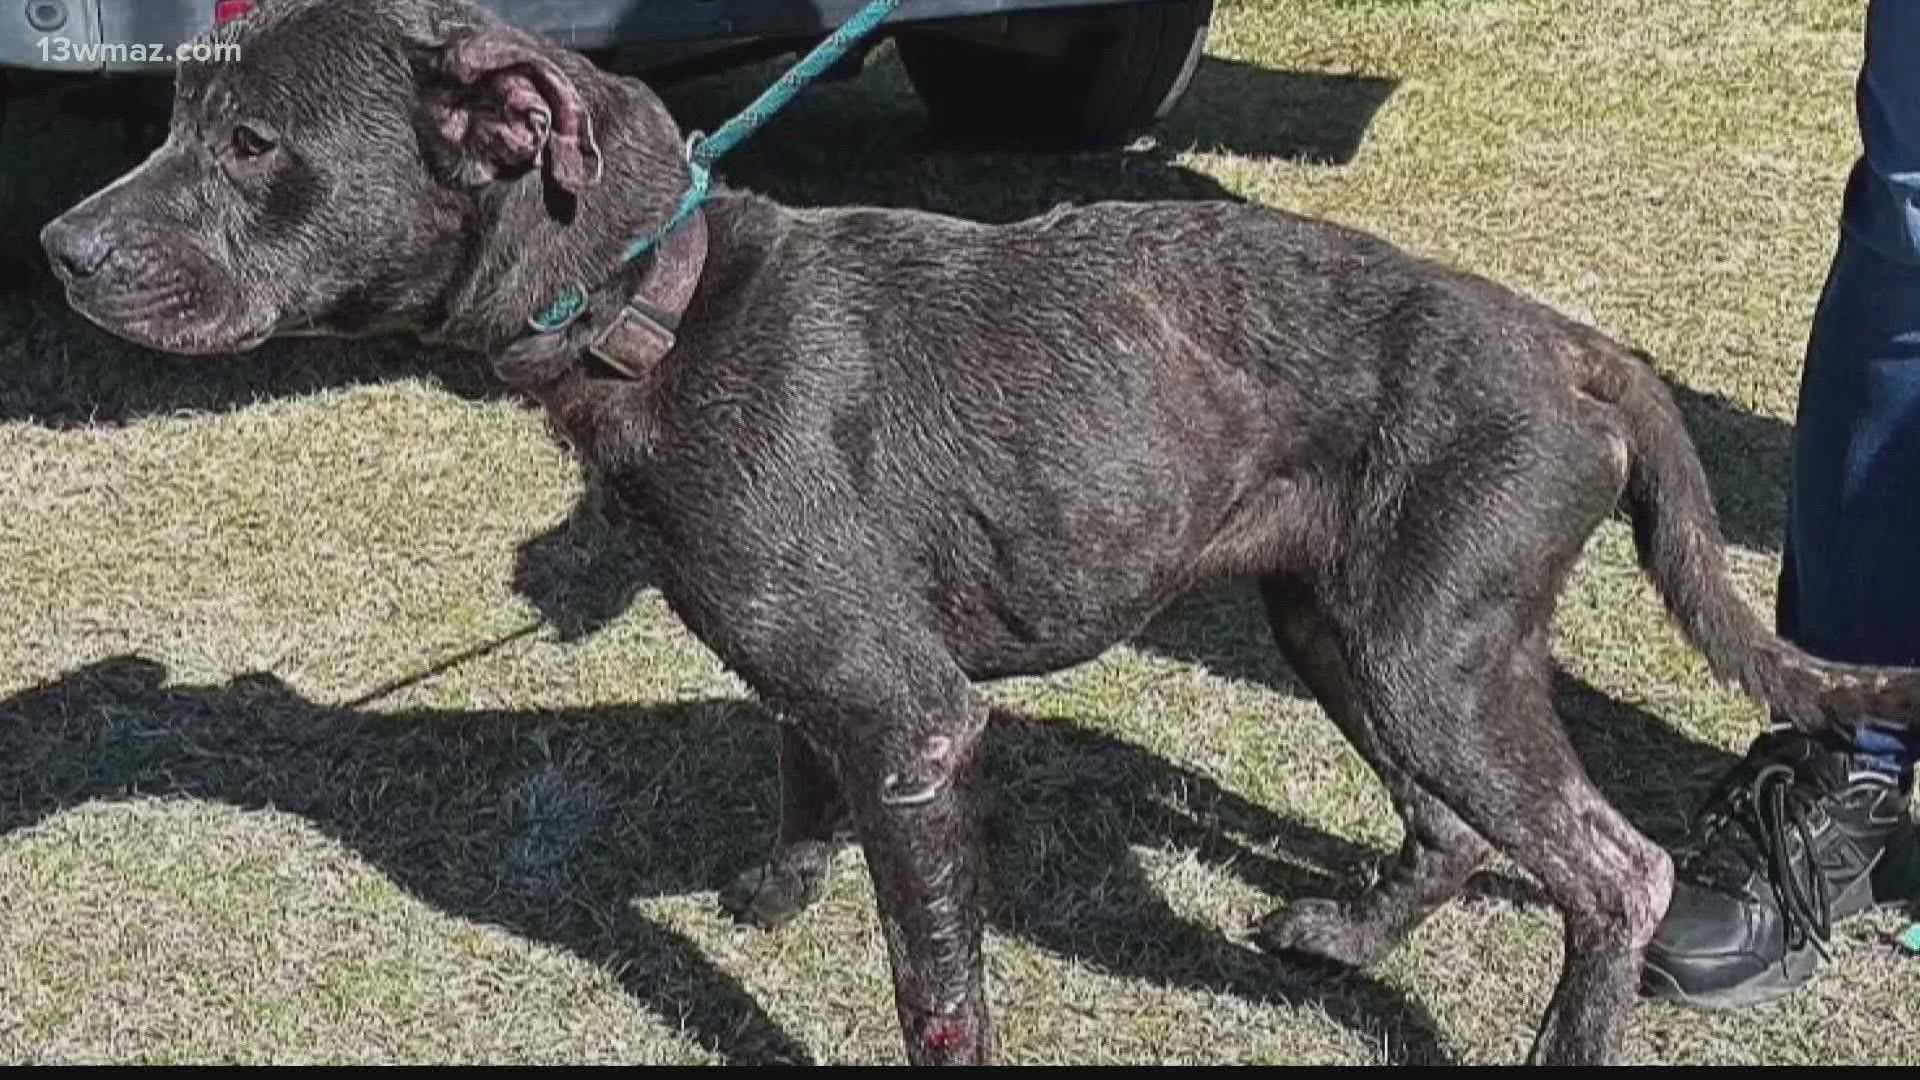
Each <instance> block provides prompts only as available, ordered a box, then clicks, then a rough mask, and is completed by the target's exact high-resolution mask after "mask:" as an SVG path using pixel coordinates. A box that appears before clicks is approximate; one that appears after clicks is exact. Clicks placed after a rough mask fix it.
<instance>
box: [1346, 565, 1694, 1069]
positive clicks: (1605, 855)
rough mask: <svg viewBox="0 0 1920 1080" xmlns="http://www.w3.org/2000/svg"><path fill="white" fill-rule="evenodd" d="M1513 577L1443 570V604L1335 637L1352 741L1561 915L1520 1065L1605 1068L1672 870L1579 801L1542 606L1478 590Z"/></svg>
mask: <svg viewBox="0 0 1920 1080" xmlns="http://www.w3.org/2000/svg"><path fill="white" fill-rule="evenodd" d="M1523 565H1524V564H1519V563H1517V562H1516V561H1509V562H1506V563H1504V564H1503V563H1501V562H1500V561H1499V560H1489V561H1487V562H1486V563H1483V564H1482V565H1481V567H1479V568H1477V569H1475V568H1463V567H1460V566H1459V565H1458V564H1456V565H1455V566H1454V567H1452V568H1450V569H1453V570H1454V571H1455V572H1456V574H1457V576H1454V577H1451V578H1449V577H1448V576H1447V575H1446V574H1445V573H1441V574H1437V575H1436V577H1437V578H1438V579H1439V580H1442V581H1450V582H1451V584H1450V587H1449V588H1448V589H1447V590H1446V591H1447V593H1449V594H1451V596H1452V597H1454V598H1456V602H1455V603H1453V604H1449V603H1448V602H1447V600H1446V599H1445V598H1443V597H1441V596H1435V595H1427V596H1421V597H1414V598H1410V599H1411V604H1410V605H1408V606H1407V607H1401V608H1399V609H1397V610H1396V612H1395V613H1394V614H1391V615H1384V616H1380V617H1379V618H1377V619H1376V620H1375V621H1377V622H1379V623H1382V624H1383V625H1379V626H1376V627H1375V628H1374V630H1373V632H1372V633H1349V634H1347V635H1343V637H1342V644H1343V645H1344V646H1345V648H1344V649H1343V651H1344V652H1345V653H1346V654H1347V655H1348V656H1350V657H1352V658H1354V659H1353V660H1351V661H1350V672H1351V679H1352V684H1353V688H1354V691H1355V697H1356V698H1357V699H1358V701H1359V702H1360V704H1361V705H1362V708H1361V709H1360V710H1359V715H1360V716H1361V717H1362V718H1363V721H1364V723H1365V725H1366V728H1367V730H1366V731H1364V732H1362V739H1363V740H1366V741H1368V742H1370V743H1371V745H1372V746H1374V747H1375V748H1376V752H1378V753H1379V754H1380V755H1381V756H1382V757H1383V758H1385V759H1386V760H1387V761H1388V762H1389V763H1390V765H1391V766H1392V767H1393V768H1394V769H1397V770H1398V771H1400V772H1402V773H1404V774H1405V775H1407V776H1408V777H1410V778H1411V779H1412V780H1413V782H1414V783H1416V784H1418V785H1419V787H1420V788H1421V789H1422V790H1423V791H1425V792H1427V793H1428V794H1429V795H1431V796H1432V797H1434V798H1436V799H1438V800H1440V801H1441V802H1444V803H1445V804H1446V806H1447V807H1448V808H1450V809H1451V810H1452V811H1453V812H1454V813H1455V814H1457V815H1458V816H1459V819H1460V820H1461V821H1462V822H1464V823H1465V824H1466V825H1467V826H1469V827H1471V828H1472V829H1473V830H1474V831H1475V832H1476V833H1478V834H1479V835H1481V836H1483V837H1485V838H1486V839H1487V840H1488V841H1490V842H1491V843H1492V844H1493V846H1494V847H1495V848H1496V849H1497V850H1499V851H1500V852H1501V853H1502V854H1505V855H1506V856H1508V857H1509V858H1511V859H1513V860H1514V861H1515V862H1517V863H1519V864H1520V865H1521V867H1523V868H1524V869H1526V870H1527V871H1528V872H1529V873H1530V874H1532V875H1533V876H1534V878H1535V879H1536V880H1538V882H1539V883H1540V886H1541V888H1542V889H1543V891H1545V893H1546V894H1547V896H1548V897H1549V898H1550V899H1551V900H1552V901H1553V903H1554V905H1555V907H1557V908H1558V909H1559V911H1560V914H1561V918H1562V921H1563V928H1564V933H1565V946H1566V948H1565V954H1564V959H1563V961H1562V966H1561V972H1560V980H1559V984H1558V986H1557V987H1556V989H1555V991H1554V994H1553V999H1552V1002H1551V1004H1550V1005H1549V1006H1548V1008H1547V1012H1546V1016H1545V1017H1544V1019H1543V1020H1542V1022H1541V1026H1540V1029H1539V1035H1538V1037H1537V1039H1536V1040H1535V1043H1534V1047H1533V1053H1532V1060H1533V1061H1535V1062H1536V1063H1541V1064H1564V1065H1599V1064H1607V1063H1609V1062H1611V1061H1612V1060H1613V1058H1614V1056H1615V1054H1616V1053H1617V1051H1618V1048H1619V1045H1620V1041H1621V1037H1622V1035H1623V1033H1624V1030H1625V1027H1626V1022H1627V1019H1628V1016H1629V1015H1630V1013H1631V1011H1632V1006H1633V1002H1634V999H1635V996H1636V991H1637V987H1638V984H1639V975H1640V959H1641V956H1642V953H1643V951H1644V949H1645V947H1646V945H1647V942H1648V941H1649V940H1651V939H1652V937H1653V933H1654V930H1655V929H1656V928H1657V927H1658V926H1659V923H1660V920H1661V918H1662V917H1664V915H1665V914H1666V907H1667V903H1668V901H1669V899H1670V897H1671V891H1672V882H1673V866H1672V862H1671V860H1670V859H1669V858H1668V857H1667V855H1666V853H1665V852H1663V851H1661V850H1660V848H1659V847H1658V846H1657V845H1655V844H1654V843H1653V842H1652V841H1650V840H1648V839H1647V838H1646V837H1644V836H1642V835H1641V834H1640V833H1639V832H1637V831H1636V830H1635V829H1634V828H1633V827H1632V826H1631V825H1629V824H1628V823H1627V821H1626V819H1625V818H1623V817H1622V816H1621V815H1620V814H1619V812H1618V811H1616V810H1615V809H1614V808H1613V807H1612V806H1611V805H1609V804H1608V802H1607V800H1606V799H1605V797H1604V796H1602V795H1601V794H1600V792H1599V790H1598V789H1596V788H1595V787H1594V785H1593V782H1592V781H1591V780H1590V779H1589V778H1588V777H1587V774H1586V771H1585V769H1583V768H1582V767H1581V764H1580V761H1579V758H1578V756H1577V755H1576V754H1575V752H1574V749H1573V745H1572V743H1571V741H1570V740H1569V739H1568V738H1567V733H1566V729H1565V727H1564V726H1563V725H1562V724H1561V723H1560V721H1559V719H1558V717H1557V716H1556V715H1555V714H1554V710H1553V703H1552V698H1551V695H1550V693H1549V678H1548V663H1547V620H1548V616H1549V613H1550V611H1551V608H1550V606H1549V605H1548V604H1547V603H1546V602H1545V601H1544V600H1543V599H1540V598H1537V597H1536V598H1534V599H1533V600H1532V601H1531V602H1528V601H1527V600H1526V599H1525V598H1524V597H1519V596H1515V595H1514V594H1513V593H1512V592H1510V591H1509V592H1504V593H1503V592H1502V591H1500V590H1499V588H1498V586H1497V585H1496V584H1495V582H1494V580H1493V579H1494V577H1495V575H1501V576H1503V577H1504V579H1505V584H1506V586H1507V588H1508V589H1511V588H1512V586H1513V585H1515V584H1516V583H1517V581H1516V576H1515V575H1513V574H1512V573H1511V571H1512V570H1513V569H1514V568H1515V567H1516V566H1523ZM1518 580H1524V576H1523V575H1522V576H1520V577H1519V578H1518ZM1409 609H1411V610H1415V611H1418V612H1419V614H1417V615H1408V614H1407V612H1408V610H1409ZM1409 631H1411V632H1409ZM1366 744H1367V742H1363V745H1366Z"/></svg>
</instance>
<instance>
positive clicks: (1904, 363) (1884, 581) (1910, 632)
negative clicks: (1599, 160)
mask: <svg viewBox="0 0 1920 1080" xmlns="http://www.w3.org/2000/svg"><path fill="white" fill-rule="evenodd" d="M1857 105H1858V113H1859V124H1860V139H1861V143H1862V153H1861V156H1860V158H1859V159H1858V160H1857V161H1856V162H1855V164H1854V167H1853V171H1852V174H1851V175H1850V176H1849V178H1848V180H1847V188H1846V196H1845V202H1844V205H1843V208H1842V211H1841V219H1840V241H1839V246H1838V249H1837V250H1836V252H1835V254H1834V258H1833V264H1832V267H1831V268H1830V269H1829V271H1828V276H1827V281H1826V287H1825V288H1824V289H1823V290H1822V292H1821V295H1820V301H1819V305H1818V307H1817V308H1816V310H1815V314H1814V319H1813V326H1812V330H1811V333H1810V335H1809V339H1808V343H1807V354H1806V366H1805V369H1804V371H1803V373H1802V375H1801V383H1800V402H1799V417H1798V421H1797V423H1796V427H1795V431H1794V441H1793V474H1792V480H1791V485H1792V486H1791V495H1790V499H1789V503H1790V509H1789V513H1788V524H1787V536H1786V541H1785V550H1784V558H1783V565H1782V568H1781V579H1780V592H1779V608H1778V613H1777V614H1778V621H1779V629H1780V632H1781V634H1782V635H1784V636H1785V637H1787V638H1789V639H1790V640H1792V641H1794V642H1795V643H1797V644H1799V645H1800V646H1801V647H1802V648H1804V649H1806V650H1807V651H1808V652H1811V653H1813V654H1815V655H1817V656H1823V657H1827V658H1829V659H1833V660H1842V661H1850V662H1856V663H1875V664H1916V663H1920V0H1872V2H1871V3H1870V4H1869V6H1868V9H1867V43H1866V62H1865V64H1864V65H1863V66H1862V69H1861V72H1860V77H1859V83H1858V88H1857ZM1860 749H1861V750H1862V751H1863V752H1866V753H1869V754H1872V755H1876V756H1878V757H1880V758H1881V759H1882V761H1883V763H1891V764H1892V765H1894V767H1896V768H1900V769H1903V770H1904V771H1907V772H1908V773H1909V774H1910V772H1911V765H1912V761H1913V756H1914V750H1915V747H1914V746H1913V745H1912V744H1911V742H1909V743H1907V744H1906V745H1902V740H1899V739H1889V738H1888V737H1886V735H1885V734H1884V733H1872V734H1868V735H1864V736H1863V737H1862V741H1861V746H1860Z"/></svg>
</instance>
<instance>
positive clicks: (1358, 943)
mask: <svg viewBox="0 0 1920 1080" xmlns="http://www.w3.org/2000/svg"><path fill="white" fill-rule="evenodd" d="M1374 937H1375V935H1373V934H1369V933H1368V932H1367V930H1366V928H1365V927H1363V926H1360V925H1357V924H1356V923H1355V922H1354V920H1353V916H1352V914H1351V913H1350V912H1349V911H1348V908H1347V905H1346V904H1343V903H1341V902H1340V901H1338V900H1324V899H1319V898H1310V899H1306V900H1296V901H1294V902H1293V903H1291V904H1289V905H1287V906H1286V907H1283V908H1281V909H1279V910H1278V911H1275V912H1273V913H1272V914H1270V915H1268V916H1267V917H1266V918H1264V919H1262V920H1260V925H1259V926H1258V927H1256V928H1255V929H1254V932H1253V940H1254V942H1255V943H1256V944H1258V945H1259V946H1260V947H1261V948H1262V949H1264V950H1266V951H1267V952H1270V953H1274V954H1277V955H1284V956H1289V957H1293V958H1297V959H1305V960H1310V961H1315V962H1318V963H1322V964H1329V965H1332V966H1334V967H1338V968H1351V969H1361V968H1366V967H1371V966H1372V965H1373V963H1374V961H1376V960H1378V959H1379V958H1380V948H1379V946H1378V943H1377V942H1375V941H1374V940H1373V939H1374Z"/></svg>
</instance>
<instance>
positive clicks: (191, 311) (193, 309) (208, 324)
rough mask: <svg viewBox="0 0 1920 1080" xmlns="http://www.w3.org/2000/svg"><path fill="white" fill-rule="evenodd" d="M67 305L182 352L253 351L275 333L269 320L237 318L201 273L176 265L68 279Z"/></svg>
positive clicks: (130, 335)
mask: <svg viewBox="0 0 1920 1080" xmlns="http://www.w3.org/2000/svg"><path fill="white" fill-rule="evenodd" d="M65 285H66V293H67V304H68V305H69V306H70V307H72V308H73V309H74V310H75V311H77V312H79V313H80V314H81V315H82V316H83V317H84V318H85V319H86V320H87V321H88V322H90V323H92V324H94V325H95V326H97V327H99V328H100V329H102V330H105V331H106V332H107V333H109V334H112V335H114V336H115V337H118V338H121V339H123V340H126V341H130V342H132V343H133V344H136V345H141V346H145V347H146V348H150V349H156V350H158V351H161V352H167V353H174V354H177V355H181V356H217V355H225V354H231V353H242V352H248V351H250V350H252V349H255V348H258V347H259V346H260V345H261V344H262V343H264V342H265V341H267V339H269V338H271V337H272V336H273V332H274V323H273V322H272V321H269V320H256V319H242V318H235V317H234V314H235V313H233V312H231V311H230V310H229V307H228V305H227V304H225V303H222V302H221V301H220V300H219V299H218V297H219V292H218V290H215V289H211V288H209V287H208V285H207V284H206V282H205V280H204V278H202V276H201V275H198V274H194V273H192V272H190V271H186V270H175V271H171V272H165V273H161V274H157V275H148V276H145V277H142V278H140V279H138V280H135V281H130V282H111V281H103V280H101V278H100V276H98V275H96V276H92V277H87V278H68V279H67V280H66V281H65Z"/></svg>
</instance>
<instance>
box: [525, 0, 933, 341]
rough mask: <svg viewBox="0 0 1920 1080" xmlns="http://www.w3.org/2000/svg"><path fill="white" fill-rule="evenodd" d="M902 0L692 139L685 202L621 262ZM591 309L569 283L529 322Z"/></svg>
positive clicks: (654, 241)
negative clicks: (711, 129)
mask: <svg viewBox="0 0 1920 1080" xmlns="http://www.w3.org/2000/svg"><path fill="white" fill-rule="evenodd" d="M900 4H901V0H868V2H867V4H866V6H864V7H862V8H861V9H860V10H859V11H856V12H854V14H853V17H852V18H851V19H848V20H847V21H846V22H844V23H842V24H841V25H840V28H839V29H837V30H835V31H834V32H833V33H832V34H830V35H828V36H827V39H826V40H825V41H822V42H821V43H820V44H819V45H816V46H815V47H814V49H813V51H812V52H810V53H808V54H807V55H805V56H803V57H801V58H800V62H799V63H797V64H795V65H793V66H792V67H791V68H788V69H787V72H786V74H784V75H782V76H780V78H779V79H778V80H776V81H775V82H774V84H773V85H772V86H769V87H767V88H766V90H765V91H763V92H762V93H761V94H760V96H759V97H757V98H754V99H753V103H752V104H750V105H748V106H747V107H746V108H744V109H742V110H740V112H739V114H738V115H737V116H735V117H734V118H733V119H731V120H728V121H727V122H726V123H724V124H722V125H720V129H719V130H718V131H715V132H714V133H713V134H712V135H710V136H702V135H700V134H698V133H695V135H694V136H693V137H692V138H691V139H688V140H687V172H688V174H689V179H688V182H687V190H686V193H685V194H683V195H681V196H680V202H679V203H678V204H677V205H675V206H674V209H673V216H672V217H669V218H668V219H667V221H666V224H664V225H662V226H660V227H659V228H658V229H655V230H654V231H652V232H650V233H648V234H647V235H645V236H642V237H640V238H639V239H637V240H635V241H634V242H633V243H631V244H629V245H627V250H626V253H625V254H624V255H622V256H621V259H620V261H621V264H622V265H625V264H627V263H631V262H633V261H634V260H635V259H638V258H640V257H641V256H642V255H645V254H646V253H647V252H649V251H652V250H653V249H654V248H655V247H657V246H658V245H659V243H660V241H662V240H664V239H666V238H667V234H669V233H671V232H673V230H675V229H677V228H679V227H680V225H681V224H682V223H683V222H685V221H686V220H687V219H688V218H690V217H692V216H693V213H694V211H696V210H698V209H700V204H701V203H703V202H706V200H707V192H708V190H709V189H710V188H711V187H712V185H713V163H714V162H715V161H716V160H718V159H719V158H720V156H721V155H722V154H725V153H726V152H727V151H729V150H732V149H733V148H734V147H736V146H739V145H740V144H741V143H743V142H746V141H747V138H748V136H750V135H752V134H753V133H754V132H756V131H758V130H760V129H761V128H762V127H765V126H766V124H767V121H769V120H772V119H773V118H774V116H776V115H778V113H779V112H780V110H781V109H784V108H786V107H787V105H788V104H790V103H791V102H792V101H793V99H794V98H796V97H798V96H800V91H802V90H804V89H806V88H807V84H808V83H811V82H813V81H814V80H815V79H818V78H819V77H820V76H821V75H822V74H824V73H825V72H826V70H827V69H828V68H830V67H832V66H833V65H834V64H837V63H839V62H840V59H841V58H842V57H844V56H846V54H847V53H848V52H849V51H850V50H851V49H852V48H853V47H854V45H856V44H858V43H859V42H860V40H861V39H862V38H864V37H866V36H867V35H868V34H871V33H873V31H874V29H875V28H876V27H878V26H879V25H880V24H881V23H883V22H885V21H886V20H887V16H889V15H892V14H893V11H894V9H895V8H897V7H899V6H900ZM586 310H587V291H586V289H584V288H582V287H581V286H578V285H570V286H568V287H567V288H566V290H565V291H563V292H561V294H560V295H559V296H557V297H555V298H554V300H553V303H551V304H548V305H547V307H546V309H545V310H543V311H541V312H540V313H539V314H538V315H535V316H534V317H533V318H531V319H529V320H527V324H528V325H529V326H531V327H533V329H534V330H536V331H538V332H540V333H542V334H549V333H552V332H553V331H555V330H560V329H563V328H565V327H566V326H567V325H568V324H570V323H572V322H573V321H574V320H575V319H577V318H579V317H580V316H581V315H583V314H585V313H586Z"/></svg>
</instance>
